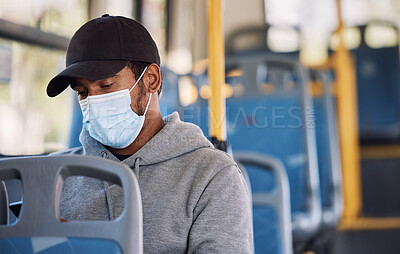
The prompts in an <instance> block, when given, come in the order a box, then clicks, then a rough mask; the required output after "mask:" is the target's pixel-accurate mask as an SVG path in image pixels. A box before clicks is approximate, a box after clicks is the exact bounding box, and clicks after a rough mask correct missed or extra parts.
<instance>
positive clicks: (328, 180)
mask: <svg viewBox="0 0 400 254" xmlns="http://www.w3.org/2000/svg"><path fill="white" fill-rule="evenodd" d="M330 76H331V75H329V73H328V72H327V71H320V70H312V71H311V80H312V83H311V86H317V87H316V88H317V89H314V91H316V92H314V93H312V94H313V96H312V98H313V102H314V107H315V130H316V138H317V139H316V140H317V152H318V170H319V183H320V191H321V207H322V225H321V226H322V228H321V229H322V230H328V229H334V228H335V227H336V225H337V223H338V221H339V219H340V217H341V214H342V207H343V200H342V192H341V181H342V180H341V166H340V155H339V145H338V133H337V125H336V124H337V120H336V110H335V101H334V98H333V95H332V93H331V83H332V78H330ZM319 86H322V87H319ZM312 90H313V89H312Z"/></svg>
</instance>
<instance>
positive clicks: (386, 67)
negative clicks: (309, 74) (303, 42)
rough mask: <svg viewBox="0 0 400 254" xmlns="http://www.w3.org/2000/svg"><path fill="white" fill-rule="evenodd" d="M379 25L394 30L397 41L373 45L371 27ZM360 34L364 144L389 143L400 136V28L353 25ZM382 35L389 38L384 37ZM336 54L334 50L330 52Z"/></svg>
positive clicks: (357, 52) (385, 24) (359, 102)
mask: <svg viewBox="0 0 400 254" xmlns="http://www.w3.org/2000/svg"><path fill="white" fill-rule="evenodd" d="M375 25H379V26H383V27H387V28H390V29H392V30H393V31H394V33H395V37H396V40H397V41H396V44H393V45H390V46H379V47H374V48H373V47H371V46H370V43H368V39H367V37H368V38H370V37H374V38H375V39H376V38H377V36H376V35H375V36H373V35H372V36H369V35H370V34H369V32H368V31H372V30H369V28H371V27H373V26H375ZM352 29H353V30H354V29H357V30H355V31H359V35H360V43H359V45H358V47H355V48H353V49H350V52H351V53H352V54H353V56H354V60H355V68H356V70H355V71H356V81H357V106H358V123H359V132H360V139H361V141H362V142H363V143H367V144H368V143H375V142H381V141H383V142H385V141H390V140H391V139H396V138H399V137H400V102H399V100H400V99H399V98H400V73H399V70H400V56H399V54H400V47H399V41H398V36H399V30H398V28H397V27H396V26H395V25H394V24H392V23H390V22H386V21H382V20H375V21H371V22H369V23H367V24H365V25H361V26H357V27H353V28H352ZM382 38H386V36H383V37H382ZM330 53H332V52H330Z"/></svg>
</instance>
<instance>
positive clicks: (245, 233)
mask: <svg viewBox="0 0 400 254" xmlns="http://www.w3.org/2000/svg"><path fill="white" fill-rule="evenodd" d="M252 232H253V231H252V218H251V207H250V198H249V191H248V188H247V185H246V182H245V180H244V177H243V175H242V173H241V171H240V170H239V168H238V167H237V166H236V165H230V166H227V167H225V168H223V169H222V170H220V171H219V172H218V173H217V174H215V176H214V177H213V178H212V179H211V181H210V182H209V183H208V185H207V186H206V188H205V190H204V192H203V194H202V195H201V197H200V199H199V201H198V203H197V205H196V207H195V209H194V222H193V225H192V228H191V230H190V233H189V242H188V253H253V233H252Z"/></svg>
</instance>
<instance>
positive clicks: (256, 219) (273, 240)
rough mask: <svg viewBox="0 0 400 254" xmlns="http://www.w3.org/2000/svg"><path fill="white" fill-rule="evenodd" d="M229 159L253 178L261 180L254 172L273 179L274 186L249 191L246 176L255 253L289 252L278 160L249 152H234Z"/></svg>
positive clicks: (285, 187) (286, 195)
mask: <svg viewBox="0 0 400 254" xmlns="http://www.w3.org/2000/svg"><path fill="white" fill-rule="evenodd" d="M233 158H234V159H235V161H236V162H237V163H238V165H239V167H240V168H241V170H242V171H243V172H244V173H245V174H247V175H250V174H251V175H252V177H251V178H252V179H253V181H257V180H260V181H261V182H262V180H263V179H262V178H259V177H258V175H260V174H261V175H262V174H263V173H266V172H268V173H270V174H272V175H273V178H274V180H275V182H276V187H275V188H274V189H271V190H268V191H257V190H254V191H253V190H252V183H253V182H252V181H251V180H249V179H250V178H247V181H248V185H249V188H250V189H251V193H252V203H253V232H254V251H255V253H271V254H280V253H281V254H290V253H292V252H293V251H292V234H291V232H292V229H291V220H290V192H289V183H288V178H287V175H286V171H285V168H284V166H283V164H282V162H281V161H279V160H278V159H276V158H273V157H271V156H266V155H262V154H257V153H252V152H235V153H234V154H233ZM257 185H258V186H259V185H260V184H257ZM257 185H256V187H257ZM261 185H262V183H261Z"/></svg>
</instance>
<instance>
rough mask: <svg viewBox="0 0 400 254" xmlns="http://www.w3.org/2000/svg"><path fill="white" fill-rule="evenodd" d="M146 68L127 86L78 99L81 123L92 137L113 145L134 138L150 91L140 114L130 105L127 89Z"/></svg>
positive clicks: (116, 146) (140, 127)
mask: <svg viewBox="0 0 400 254" xmlns="http://www.w3.org/2000/svg"><path fill="white" fill-rule="evenodd" d="M146 69H147V67H146V68H145V69H144V71H143V72H142V74H141V75H140V77H139V78H138V79H137V81H136V83H135V84H134V85H133V86H132V88H131V89H129V90H128V89H124V90H120V91H116V92H112V93H107V94H101V95H92V96H88V97H87V98H85V99H84V100H81V101H79V104H80V105H81V109H82V114H83V125H84V126H85V127H86V129H87V130H88V131H89V134H90V136H91V137H92V138H94V139H96V140H97V141H99V142H100V143H102V144H103V145H106V146H110V147H113V148H125V147H127V146H129V145H130V144H131V143H132V142H133V141H134V140H135V139H136V138H137V136H138V135H139V133H140V131H141V129H142V127H143V123H144V119H145V115H146V112H147V109H148V108H149V105H150V100H151V93H150V98H149V101H148V102H147V106H146V110H145V111H144V114H143V115H141V116H139V115H137V114H136V113H135V112H133V110H132V109H131V95H130V92H131V91H132V90H133V88H135V86H136V85H137V84H138V82H139V80H140V79H141V78H142V77H143V74H144V73H145V72H146Z"/></svg>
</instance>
